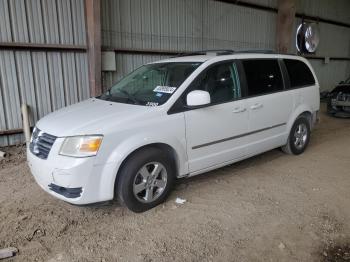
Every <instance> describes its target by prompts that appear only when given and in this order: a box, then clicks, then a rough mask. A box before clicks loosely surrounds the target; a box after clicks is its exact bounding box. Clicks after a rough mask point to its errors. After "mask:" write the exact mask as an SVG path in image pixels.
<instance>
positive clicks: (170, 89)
mask: <svg viewBox="0 0 350 262" xmlns="http://www.w3.org/2000/svg"><path fill="white" fill-rule="evenodd" d="M175 90H176V87H171V86H157V87H156V88H155V89H154V90H153V92H157V93H167V94H172V93H174V92H175Z"/></svg>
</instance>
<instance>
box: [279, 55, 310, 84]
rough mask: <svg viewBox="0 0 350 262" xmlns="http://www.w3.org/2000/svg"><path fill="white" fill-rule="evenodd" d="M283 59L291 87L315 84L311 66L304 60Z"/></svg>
mask: <svg viewBox="0 0 350 262" xmlns="http://www.w3.org/2000/svg"><path fill="white" fill-rule="evenodd" d="M283 61H284V64H285V65H286V68H287V72H288V75H289V79H290V87H291V88H296V87H302V86H308V85H314V84H315V79H314V77H313V75H312V73H311V71H310V68H309V67H308V66H307V65H306V64H305V63H304V62H302V61H299V60H294V59H284V60H283Z"/></svg>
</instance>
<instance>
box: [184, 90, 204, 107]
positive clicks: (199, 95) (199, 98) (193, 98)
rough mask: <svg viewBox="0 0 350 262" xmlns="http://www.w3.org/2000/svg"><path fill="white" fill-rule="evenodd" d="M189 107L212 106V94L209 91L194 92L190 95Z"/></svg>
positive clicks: (188, 98) (187, 99) (188, 97)
mask: <svg viewBox="0 0 350 262" xmlns="http://www.w3.org/2000/svg"><path fill="white" fill-rule="evenodd" d="M186 103H187V106H204V105H209V104H210V94H209V92H207V91H202V90H194V91H192V92H190V93H188V95H187V98H186Z"/></svg>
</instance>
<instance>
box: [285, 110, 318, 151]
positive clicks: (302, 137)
mask: <svg viewBox="0 0 350 262" xmlns="http://www.w3.org/2000/svg"><path fill="white" fill-rule="evenodd" d="M310 133H311V131H310V121H309V119H308V118H307V117H305V116H300V117H298V118H297V120H295V122H294V124H293V126H292V129H291V130H290V134H289V137H288V141H287V144H286V145H284V146H283V147H282V151H283V152H285V153H287V154H293V155H300V154H301V153H303V152H304V151H305V149H306V148H307V146H308V144H309V141H310Z"/></svg>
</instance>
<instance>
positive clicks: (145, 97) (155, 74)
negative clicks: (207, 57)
mask: <svg viewBox="0 0 350 262" xmlns="http://www.w3.org/2000/svg"><path fill="white" fill-rule="evenodd" d="M200 64H201V63H198V62H196V63H192V62H191V63H186V62H182V63H177V62H173V63H156V64H149V65H144V66H141V67H140V68H138V69H136V70H135V71H134V72H132V73H131V74H129V75H127V76H126V77H124V78H123V79H122V80H121V81H119V82H118V83H117V84H115V85H114V86H112V87H111V89H110V90H109V91H108V92H106V93H105V94H103V95H101V96H100V97H99V99H103V100H108V101H114V102H120V103H129V104H137V105H144V106H158V105H162V104H164V103H165V102H166V101H167V100H168V99H169V98H170V97H171V96H172V94H173V93H174V92H175V91H176V89H177V88H178V87H179V86H180V85H181V84H182V83H183V82H184V81H185V79H186V78H187V77H188V76H189V75H190V74H191V73H192V72H193V71H194V70H195V69H196V68H197V67H198V66H199V65H200Z"/></svg>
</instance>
